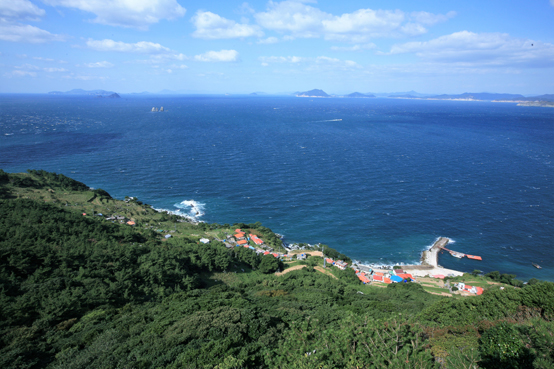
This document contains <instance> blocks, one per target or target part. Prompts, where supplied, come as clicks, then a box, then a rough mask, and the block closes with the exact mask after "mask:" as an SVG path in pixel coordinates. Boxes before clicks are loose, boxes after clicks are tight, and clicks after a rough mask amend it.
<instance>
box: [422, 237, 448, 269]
mask: <svg viewBox="0 0 554 369" xmlns="http://www.w3.org/2000/svg"><path fill="white" fill-rule="evenodd" d="M449 242H450V239H448V238H446V237H439V238H438V239H437V240H436V241H435V243H434V244H433V246H431V248H430V249H429V250H427V251H423V253H422V254H421V265H431V266H434V267H436V266H438V265H439V251H441V250H442V249H443V247H445V246H446V245H448V243H449Z"/></svg>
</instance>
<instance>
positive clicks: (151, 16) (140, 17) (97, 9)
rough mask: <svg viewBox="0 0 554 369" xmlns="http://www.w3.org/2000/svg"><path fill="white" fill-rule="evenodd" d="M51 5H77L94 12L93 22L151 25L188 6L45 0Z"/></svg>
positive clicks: (131, 0)
mask: <svg viewBox="0 0 554 369" xmlns="http://www.w3.org/2000/svg"><path fill="white" fill-rule="evenodd" d="M43 1H44V2H45V3H46V4H49V5H52V6H63V7H68V8H75V9H79V10H83V11H86V12H90V13H93V14H94V15H96V18H95V19H94V20H93V22H94V23H100V24H106V25H110V26H120V27H134V28H139V29H143V30H145V29H148V26H150V25H151V24H154V23H158V22H159V21H160V20H161V19H168V20H172V19H176V18H179V17H182V16H184V15H185V12H186V9H185V8H183V7H182V6H181V5H179V3H177V1H176V0H43Z"/></svg>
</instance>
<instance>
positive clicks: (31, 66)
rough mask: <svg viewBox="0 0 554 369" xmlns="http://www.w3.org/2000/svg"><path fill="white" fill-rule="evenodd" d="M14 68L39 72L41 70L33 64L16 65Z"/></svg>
mask: <svg viewBox="0 0 554 369" xmlns="http://www.w3.org/2000/svg"><path fill="white" fill-rule="evenodd" d="M14 68H16V69H27V70H39V69H40V67H37V66H36V65H33V64H21V65H16V66H15V67H14Z"/></svg>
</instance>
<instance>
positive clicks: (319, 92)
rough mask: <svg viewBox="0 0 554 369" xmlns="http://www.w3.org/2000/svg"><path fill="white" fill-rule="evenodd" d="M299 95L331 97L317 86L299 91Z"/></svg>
mask: <svg viewBox="0 0 554 369" xmlns="http://www.w3.org/2000/svg"><path fill="white" fill-rule="evenodd" d="M296 96H298V97H329V95H328V94H327V93H326V92H325V91H323V90H319V89H317V88H315V89H313V90H310V91H304V92H298V93H297V94H296Z"/></svg>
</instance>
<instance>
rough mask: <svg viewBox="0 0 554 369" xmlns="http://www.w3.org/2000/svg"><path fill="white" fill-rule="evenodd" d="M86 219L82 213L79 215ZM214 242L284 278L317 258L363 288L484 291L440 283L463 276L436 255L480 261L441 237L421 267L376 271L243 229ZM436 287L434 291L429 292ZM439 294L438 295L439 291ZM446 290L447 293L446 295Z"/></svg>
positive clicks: (132, 223)
mask: <svg viewBox="0 0 554 369" xmlns="http://www.w3.org/2000/svg"><path fill="white" fill-rule="evenodd" d="M133 200H136V199H135V198H133V197H128V198H127V199H126V200H125V202H126V203H128V202H130V201H133ZM83 215H84V216H86V215H87V214H86V213H83ZM95 215H96V216H100V217H103V214H102V213H96V214H95ZM104 219H105V220H107V221H112V222H119V223H122V224H127V225H129V226H135V225H136V223H135V221H134V220H133V219H129V218H127V217H125V216H121V215H118V214H113V215H111V216H109V217H105V218H104ZM145 227H146V228H151V229H154V228H155V227H154V226H152V225H148V224H146V225H145ZM155 231H156V232H158V233H166V234H165V235H163V238H164V239H169V238H171V237H172V234H173V233H175V232H176V231H175V230H163V229H155ZM213 239H214V240H217V241H220V242H223V244H224V245H225V247H227V248H228V249H232V248H234V247H244V248H247V249H249V250H251V251H252V252H255V253H256V254H259V255H271V256H273V257H275V258H278V259H280V260H282V261H283V262H284V263H285V265H286V268H285V270H283V271H278V272H277V273H276V275H278V276H280V275H284V274H286V273H288V272H290V271H294V270H298V269H301V268H304V267H306V266H307V265H293V264H294V263H297V262H299V261H305V260H307V259H308V258H309V257H311V256H316V257H321V258H322V259H323V266H322V267H321V266H316V267H315V269H316V270H318V271H320V272H323V273H326V274H328V275H330V276H333V277H334V275H333V274H332V273H329V272H328V271H327V270H326V268H327V269H328V268H337V269H338V270H346V269H347V268H352V269H353V270H354V271H355V273H356V276H357V277H358V279H359V280H360V281H361V282H362V283H363V284H364V285H371V286H376V287H386V286H387V285H389V284H393V283H419V284H421V285H422V286H424V287H427V289H428V292H430V293H435V294H440V295H444V296H452V295H454V294H456V295H461V296H475V295H481V294H482V293H483V291H484V288H483V287H481V286H474V285H471V284H469V283H465V281H461V282H458V281H457V282H453V283H450V281H446V282H444V280H445V278H447V277H449V278H455V277H461V276H463V275H464V273H462V272H460V271H456V270H451V269H446V268H442V267H441V266H439V265H438V253H439V252H441V251H447V252H449V253H450V254H451V255H452V256H454V257H456V258H461V257H468V258H469V259H473V260H482V259H481V257H480V256H475V255H467V254H463V253H460V252H457V251H453V250H450V249H448V248H446V245H447V244H448V243H449V241H450V240H449V239H448V238H445V237H440V238H438V239H437V240H436V241H435V243H434V244H433V246H432V247H431V248H430V249H429V250H427V251H424V252H423V255H422V258H421V261H422V263H421V265H402V266H400V265H398V266H393V267H392V268H383V267H381V268H379V267H371V266H367V265H358V264H356V263H354V264H348V263H347V262H345V261H343V260H334V259H332V258H330V257H327V256H325V255H324V254H323V253H322V252H321V251H317V250H310V249H308V250H292V249H288V248H286V247H285V246H284V245H283V248H284V249H285V250H286V252H281V251H277V250H274V249H273V248H272V247H271V246H269V245H268V244H266V243H265V242H264V241H263V239H262V238H260V236H258V235H257V234H256V233H255V231H253V230H248V231H247V230H243V229H240V228H237V229H235V230H234V233H233V234H227V235H226V236H225V238H224V239H218V238H217V237H214V238H213ZM210 241H211V240H210V239H209V238H206V237H202V238H200V239H199V241H198V242H199V243H203V244H207V243H209V242H210ZM434 288H436V289H437V291H435V292H434V291H433V290H432V289H434ZM439 291H440V292H439ZM446 291H448V292H446Z"/></svg>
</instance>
